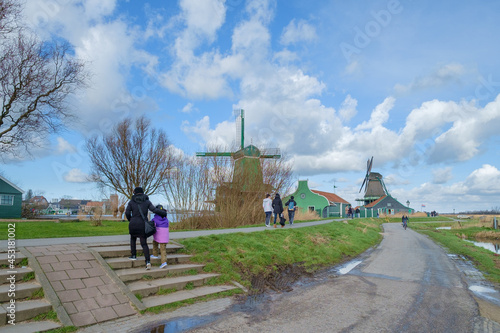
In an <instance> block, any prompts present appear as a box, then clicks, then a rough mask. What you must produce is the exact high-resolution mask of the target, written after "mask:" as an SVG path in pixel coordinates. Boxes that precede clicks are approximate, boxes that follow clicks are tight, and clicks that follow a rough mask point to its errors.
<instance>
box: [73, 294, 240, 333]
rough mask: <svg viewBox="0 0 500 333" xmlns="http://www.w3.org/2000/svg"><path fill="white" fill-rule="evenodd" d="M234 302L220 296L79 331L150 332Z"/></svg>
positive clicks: (221, 308) (99, 332)
mask: <svg viewBox="0 0 500 333" xmlns="http://www.w3.org/2000/svg"><path fill="white" fill-rule="evenodd" d="M232 304H233V300H232V299H231V298H228V297H226V298H219V299H214V300H211V301H207V302H202V303H196V304H193V305H188V306H185V307H182V308H179V309H177V310H175V311H172V312H166V313H160V314H145V315H135V316H132V317H128V318H120V319H117V320H112V321H108V322H105V323H98V324H96V325H92V326H89V327H85V328H81V329H80V330H79V331H78V333H101V332H120V333H135V332H146V331H147V332H150V331H151V330H152V329H153V328H155V327H158V326H161V325H163V324H165V323H166V322H169V323H172V322H175V320H176V318H186V317H203V316H210V315H214V314H217V313H220V312H222V311H224V310H226V309H227V308H229V306H231V305H232ZM214 319H215V318H214ZM165 332H167V330H166V331H165ZM169 332H170V331H169Z"/></svg>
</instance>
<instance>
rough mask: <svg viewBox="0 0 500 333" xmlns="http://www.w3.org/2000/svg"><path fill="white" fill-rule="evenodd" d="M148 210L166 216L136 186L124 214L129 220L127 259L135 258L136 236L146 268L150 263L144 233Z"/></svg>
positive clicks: (164, 212)
mask: <svg viewBox="0 0 500 333" xmlns="http://www.w3.org/2000/svg"><path fill="white" fill-rule="evenodd" d="M148 210H150V211H152V212H153V213H155V214H158V215H160V216H161V217H165V216H166V211H165V210H163V209H158V208H156V207H155V206H153V204H152V203H151V201H149V197H148V196H147V195H146V194H144V190H143V189H142V187H136V188H135V189H134V195H133V196H132V198H131V199H130V201H129V202H128V205H127V209H126V210H125V216H126V217H127V220H128V221H129V224H128V232H129V234H130V252H131V253H132V255H131V256H130V257H129V259H130V260H137V257H136V254H137V251H136V242H137V238H139V240H140V242H141V246H142V251H143V252H144V257H145V258H146V269H150V268H151V263H150V261H149V260H150V258H149V247H148V243H147V239H146V234H145V232H144V228H145V219H147V218H148ZM141 212H142V215H141ZM143 216H144V217H143Z"/></svg>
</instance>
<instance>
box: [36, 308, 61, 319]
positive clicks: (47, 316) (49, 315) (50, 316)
mask: <svg viewBox="0 0 500 333" xmlns="http://www.w3.org/2000/svg"><path fill="white" fill-rule="evenodd" d="M32 320H34V321H43V320H52V321H55V322H59V319H58V318H57V313H56V312H55V311H54V310H50V311H49V312H46V313H41V314H39V315H38V316H36V317H34V318H33V319H32Z"/></svg>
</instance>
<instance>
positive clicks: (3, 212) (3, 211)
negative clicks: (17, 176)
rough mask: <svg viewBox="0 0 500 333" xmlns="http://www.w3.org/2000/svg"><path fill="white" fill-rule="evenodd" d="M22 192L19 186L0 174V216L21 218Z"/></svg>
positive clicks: (3, 217)
mask: <svg viewBox="0 0 500 333" xmlns="http://www.w3.org/2000/svg"><path fill="white" fill-rule="evenodd" d="M23 193H24V191H23V190H21V189H20V188H19V187H17V186H16V185H14V184H13V183H11V182H10V181H8V180H7V179H5V178H4V177H2V176H0V218H2V219H12V218H21V211H22V204H23Z"/></svg>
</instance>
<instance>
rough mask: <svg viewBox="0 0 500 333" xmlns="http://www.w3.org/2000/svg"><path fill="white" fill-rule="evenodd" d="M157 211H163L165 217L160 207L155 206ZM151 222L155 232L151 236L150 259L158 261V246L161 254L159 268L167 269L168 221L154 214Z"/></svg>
mask: <svg viewBox="0 0 500 333" xmlns="http://www.w3.org/2000/svg"><path fill="white" fill-rule="evenodd" d="M156 208H157V209H161V210H163V211H165V215H166V214H167V211H166V210H165V209H163V206H162V205H158V206H156ZM153 222H154V223H155V226H156V232H155V234H154V235H153V255H151V258H153V259H158V245H159V247H160V254H161V265H160V268H166V267H167V265H168V264H167V243H168V241H169V232H168V219H167V217H166V216H165V217H162V216H160V215H158V214H155V216H154V217H153Z"/></svg>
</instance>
